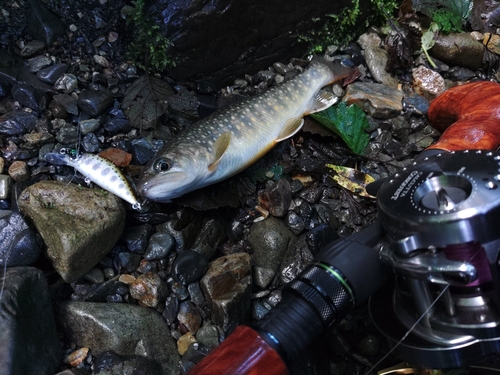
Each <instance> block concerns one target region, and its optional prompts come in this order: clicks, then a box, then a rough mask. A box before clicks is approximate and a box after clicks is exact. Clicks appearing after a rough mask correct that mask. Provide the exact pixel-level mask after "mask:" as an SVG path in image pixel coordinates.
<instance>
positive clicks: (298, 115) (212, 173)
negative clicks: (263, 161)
mask: <svg viewBox="0 0 500 375" xmlns="http://www.w3.org/2000/svg"><path fill="white" fill-rule="evenodd" d="M351 72H352V68H351V67H349V66H344V65H343V63H341V62H340V61H336V62H335V61H334V62H326V61H324V60H323V59H319V58H316V59H313V60H312V61H311V63H310V64H309V65H308V66H307V67H306V68H305V69H304V70H303V71H302V72H301V73H300V74H298V75H297V76H295V77H293V78H292V79H290V80H289V81H286V82H285V83H282V84H280V85H277V86H275V87H273V88H270V89H269V90H267V91H265V92H264V93H262V94H260V95H257V96H254V97H251V98H247V99H244V100H243V101H241V102H238V103H235V104H232V105H230V106H228V107H226V108H223V109H221V110H219V111H216V112H214V113H213V114H212V115H210V116H208V117H206V118H204V119H202V120H199V121H197V122H196V123H194V124H193V125H192V126H190V127H189V128H187V129H186V130H184V131H182V132H180V133H179V134H178V135H177V136H175V137H174V138H172V140H170V141H168V142H167V143H166V144H165V146H164V147H163V148H161V149H160V150H159V151H158V153H157V154H156V155H155V156H154V157H153V158H152V159H151V160H150V161H149V162H148V163H147V164H146V165H145V166H144V168H143V170H142V172H141V174H140V176H139V180H138V183H137V191H138V192H139V194H140V195H142V196H143V197H144V198H146V199H148V200H150V201H156V202H165V203H168V202H171V201H172V199H174V198H178V197H180V196H182V195H184V194H186V193H189V192H191V191H193V190H197V189H199V188H202V187H205V186H207V185H211V184H214V183H216V182H219V181H221V180H224V179H226V178H228V177H231V176H233V175H235V174H237V173H239V172H241V171H242V170H244V169H245V168H247V167H248V166H250V165H251V164H253V163H254V162H255V161H257V160H258V159H259V158H261V157H262V156H263V155H264V154H266V153H267V152H268V151H270V150H271V149H272V148H273V147H274V146H275V145H276V144H277V143H278V142H281V141H283V140H286V139H288V138H290V137H292V136H293V135H295V134H296V133H297V132H298V131H299V130H300V129H301V128H302V125H303V124H304V119H303V117H304V116H306V115H308V114H310V113H314V112H319V111H321V110H324V109H326V108H328V107H330V106H331V105H333V104H334V103H335V102H336V101H337V100H338V98H337V97H335V96H334V95H333V94H332V93H331V92H327V91H326V90H321V88H323V87H324V86H326V85H328V84H331V83H333V82H336V81H338V80H340V79H342V78H345V77H347V76H348V75H349V74H350V73H351Z"/></svg>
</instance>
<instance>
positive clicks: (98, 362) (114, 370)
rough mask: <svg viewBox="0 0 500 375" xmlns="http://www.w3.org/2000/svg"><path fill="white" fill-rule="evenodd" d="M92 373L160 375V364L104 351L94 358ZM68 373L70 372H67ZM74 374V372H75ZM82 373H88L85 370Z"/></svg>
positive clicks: (95, 374)
mask: <svg viewBox="0 0 500 375" xmlns="http://www.w3.org/2000/svg"><path fill="white" fill-rule="evenodd" d="M93 369H94V372H93V374H94V375H124V374H126V375H145V374H147V375H162V374H163V372H162V369H161V367H160V365H159V364H158V363H157V362H156V361H155V360H154V359H149V358H144V357H141V356H138V355H124V356H122V355H118V354H116V353H112V352H105V353H103V354H102V355H100V356H98V357H97V358H96V359H95V362H94V366H93ZM68 375H70V374H68ZM75 375H76V374H75ZM82 375H88V373H87V372H85V373H84V374H82Z"/></svg>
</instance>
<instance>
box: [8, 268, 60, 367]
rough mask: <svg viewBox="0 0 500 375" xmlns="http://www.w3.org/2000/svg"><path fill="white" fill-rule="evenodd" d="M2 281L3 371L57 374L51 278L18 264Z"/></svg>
mask: <svg viewBox="0 0 500 375" xmlns="http://www.w3.org/2000/svg"><path fill="white" fill-rule="evenodd" d="M0 282H5V289H4V291H3V294H0V298H1V304H0V373H2V374H5V375H53V374H54V373H55V372H56V370H57V368H58V367H59V364H60V360H61V344H60V342H59V339H58V335H57V330H56V323H55V320H54V313H53V310H52V304H51V301H50V295H49V287H48V284H47V279H46V278H45V276H44V274H43V272H42V271H40V270H38V269H36V268H32V267H14V268H10V269H7V272H6V274H5V276H4V277H3V278H1V279H0Z"/></svg>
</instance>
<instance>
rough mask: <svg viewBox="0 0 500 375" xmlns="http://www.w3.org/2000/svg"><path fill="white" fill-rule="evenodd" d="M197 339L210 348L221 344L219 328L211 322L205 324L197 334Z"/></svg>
mask: <svg viewBox="0 0 500 375" xmlns="http://www.w3.org/2000/svg"><path fill="white" fill-rule="evenodd" d="M196 339H197V340H198V342H199V343H202V344H203V345H205V346H208V347H209V348H215V347H216V346H217V345H219V330H218V329H217V327H216V326H215V325H213V324H212V323H210V322H207V323H205V324H203V326H202V327H201V328H200V329H199V330H198V333H197V334H196Z"/></svg>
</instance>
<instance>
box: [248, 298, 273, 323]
mask: <svg viewBox="0 0 500 375" xmlns="http://www.w3.org/2000/svg"><path fill="white" fill-rule="evenodd" d="M268 307H269V308H268ZM269 310H270V306H266V304H264V303H262V302H260V301H252V317H253V318H254V319H256V320H260V319H262V318H263V317H264V316H265V315H266V314H267V313H268V312H269Z"/></svg>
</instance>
